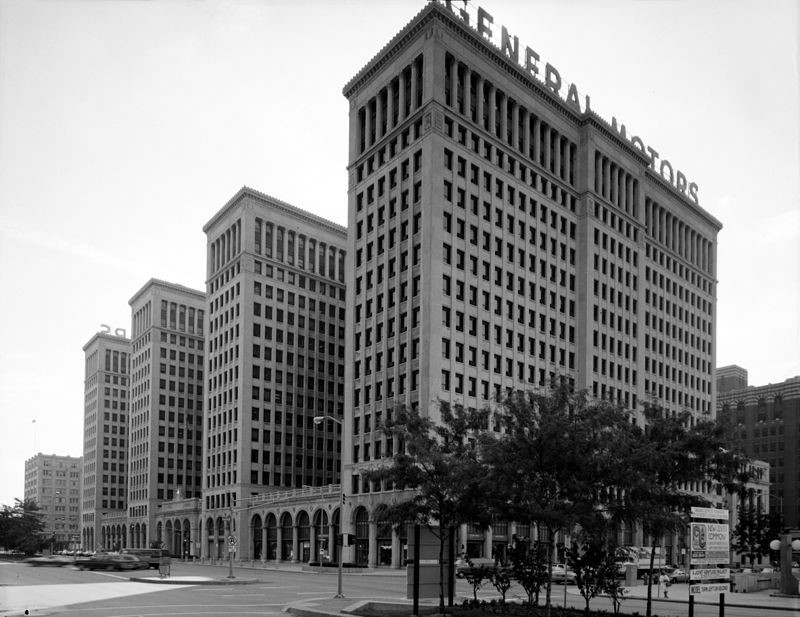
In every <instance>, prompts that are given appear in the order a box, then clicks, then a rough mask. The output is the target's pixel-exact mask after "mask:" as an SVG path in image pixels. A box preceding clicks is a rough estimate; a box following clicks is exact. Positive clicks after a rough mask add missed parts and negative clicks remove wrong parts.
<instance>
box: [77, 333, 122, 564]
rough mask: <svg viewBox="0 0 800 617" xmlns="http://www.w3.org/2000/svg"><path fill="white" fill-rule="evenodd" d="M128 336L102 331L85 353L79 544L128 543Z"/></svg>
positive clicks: (100, 546)
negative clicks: (126, 529)
mask: <svg viewBox="0 0 800 617" xmlns="http://www.w3.org/2000/svg"><path fill="white" fill-rule="evenodd" d="M130 350H131V342H130V339H128V338H126V337H125V336H114V335H112V334H110V333H108V332H98V333H97V334H95V335H94V336H93V337H92V338H91V339H90V340H89V342H88V343H86V345H84V347H83V352H84V357H85V373H84V375H85V377H84V414H83V471H82V489H81V490H82V495H81V546H82V547H83V548H84V549H87V550H98V549H103V548H105V549H112V548H117V547H119V546H124V535H125V534H124V532H125V529H124V523H125V504H126V488H127V483H128V482H127V480H128V467H127V450H128V447H127V439H128V435H127V430H128V414H129V413H130V408H129V398H128V388H129V386H130V354H131V351H130Z"/></svg>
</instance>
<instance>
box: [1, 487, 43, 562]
mask: <svg viewBox="0 0 800 617" xmlns="http://www.w3.org/2000/svg"><path fill="white" fill-rule="evenodd" d="M43 533H44V522H43V521H42V517H41V513H40V512H39V506H38V505H36V502H35V501H33V500H31V499H25V500H21V499H15V500H14V505H13V506H9V505H3V506H2V508H0V546H3V547H5V549H6V550H9V551H21V552H23V553H25V554H26V555H33V554H34V553H36V552H37V551H39V550H41V548H42V546H44V545H45V544H46V540H47V539H46V538H44V536H43Z"/></svg>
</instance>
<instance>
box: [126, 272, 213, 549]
mask: <svg viewBox="0 0 800 617" xmlns="http://www.w3.org/2000/svg"><path fill="white" fill-rule="evenodd" d="M129 304H130V307H131V375H130V380H131V382H130V412H129V428H128V432H129V436H128V448H127V449H128V468H129V473H128V500H127V504H126V507H127V517H126V527H127V536H128V537H127V539H126V540H127V545H128V546H131V547H134V548H142V547H148V546H150V544H151V543H152V542H163V543H165V544H168V545H169V548H170V549H171V551H172V552H173V553H175V554H182V553H188V554H191V553H192V549H193V547H194V546H195V543H196V538H194V541H195V542H194V543H193V542H192V539H193V538H192V536H191V525H181V529H180V531H179V535H180V539H179V540H178V541H177V542H176V541H175V536H174V532H173V529H172V526H170V533H169V534H167V533H166V529H164V528H162V527H163V526H162V527H159V522H157V521H156V516H157V515H158V514H159V506H160V505H161V504H162V503H163V502H165V501H173V500H177V499H194V498H199V497H200V495H201V492H202V482H201V472H202V449H203V447H202V446H203V403H204V382H205V380H204V373H205V312H206V298H205V294H204V293H203V292H201V291H196V290H194V289H189V288H187V287H184V286H182V285H176V284H173V283H167V282H165V281H160V280H156V279H151V280H149V281H148V282H147V283H145V285H144V286H143V287H142V288H141V289H140V290H139V291H137V292H136V293H135V294H134V295H133V297H132V298H131V299H130V301H129ZM184 527H185V528H184Z"/></svg>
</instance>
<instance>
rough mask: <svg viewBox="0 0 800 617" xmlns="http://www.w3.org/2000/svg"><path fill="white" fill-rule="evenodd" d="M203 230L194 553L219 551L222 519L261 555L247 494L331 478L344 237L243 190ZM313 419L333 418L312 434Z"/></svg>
mask: <svg viewBox="0 0 800 617" xmlns="http://www.w3.org/2000/svg"><path fill="white" fill-rule="evenodd" d="M203 231H204V232H205V233H206V235H207V238H208V252H207V272H208V275H207V294H208V306H209V309H208V332H207V356H208V359H207V367H208V370H207V373H208V374H207V376H206V383H207V384H208V388H207V392H206V401H207V402H206V410H205V427H204V430H205V433H204V435H205V447H206V449H205V452H204V456H203V520H202V526H203V529H202V532H201V538H202V540H203V545H202V551H203V556H212V557H215V556H219V555H222V554H223V553H222V551H223V549H224V547H225V526H226V523H225V520H226V516H228V515H229V513H231V512H232V513H233V517H234V521H233V527H234V531H235V532H236V534H237V536H238V538H239V542H240V545H241V546H244V547H247V549H246V550H247V551H248V554H249V552H250V551H251V548H250V547H252V551H254V552H258V553H259V554H258V555H256V556H255V557H254V558H261V557H262V556H263V550H264V548H263V547H264V543H263V542H262V534H264V533H266V525H267V522H266V521H264V520H263V519H262V518H261V517H260V516H259V515H258V514H257V512H256V511H255V510H250V509H249V508H250V505H251V501H250V499H251V497H253V496H254V495H257V494H259V493H263V492H264V491H279V490H282V489H283V490H285V489H289V488H293V487H296V488H298V489H300V488H302V487H304V486H309V487H314V486H322V485H324V484H330V483H334V482H338V481H339V477H340V469H339V455H340V439H341V426H340V425H339V424H337V422H336V420H341V419H342V418H343V414H344V354H345V350H344V345H345V343H344V332H345V290H344V280H345V248H344V247H345V242H346V232H345V229H344V228H342V227H341V226H339V225H336V224H334V223H331V222H329V221H326V220H324V219H322V218H320V217H317V216H315V215H313V214H310V213H308V212H304V211H303V210H300V209H298V208H295V207H293V206H291V205H289V204H286V203H284V202H281V201H279V200H277V199H274V198H272V197H269V196H267V195H264V194H262V193H259V192H257V191H254V190H252V189H249V188H243V189H241V190H240V191H239V192H238V193H237V194H236V195H235V196H234V197H233V198H232V199H231V200H230V201H229V202H228V203H227V204H225V206H223V208H222V209H221V210H220V211H219V212H218V213H217V214H215V215H214V216H213V217H212V219H211V220H210V221H209V222H208V223H207V224H206V225H205V227H204V228H203ZM315 416H329V417H331V418H334V420H326V421H325V422H323V423H321V424H320V425H317V424H315V423H314V417H315ZM273 528H274V524H273ZM239 550H243V549H239Z"/></svg>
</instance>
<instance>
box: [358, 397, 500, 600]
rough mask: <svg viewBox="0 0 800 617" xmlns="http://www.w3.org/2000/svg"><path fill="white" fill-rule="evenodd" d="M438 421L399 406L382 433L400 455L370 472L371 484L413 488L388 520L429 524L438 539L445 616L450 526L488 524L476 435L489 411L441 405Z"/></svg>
mask: <svg viewBox="0 0 800 617" xmlns="http://www.w3.org/2000/svg"><path fill="white" fill-rule="evenodd" d="M438 410H439V415H440V417H441V421H440V422H436V421H434V420H432V419H431V418H428V417H423V416H422V415H421V414H420V413H419V411H418V410H417V409H413V408H412V409H408V408H405V407H399V408H397V409H395V410H394V412H395V413H394V418H393V419H391V420H388V421H387V423H386V425H385V427H384V433H385V434H386V435H387V437H389V438H390V439H397V442H398V447H397V452H396V454H395V455H394V457H393V458H392V462H391V464H389V465H386V466H383V467H380V468H378V469H375V470H373V471H370V472H369V473H368V474H367V478H368V479H369V480H370V481H374V480H379V481H382V482H386V483H387V486H394V487H397V488H405V489H411V491H410V496H409V498H408V499H406V500H404V501H402V502H400V503H397V504H394V505H392V506H390V507H389V508H388V509H387V512H386V517H387V519H388V520H391V521H393V522H396V523H399V524H403V523H405V522H408V521H414V522H416V523H418V524H421V525H425V526H426V527H427V528H428V529H429V530H430V531H431V533H433V534H434V535H435V536H436V537H437V538H438V539H439V611H440V612H441V613H444V610H445V603H444V580H445V579H444V563H445V558H444V557H445V544H446V542H447V540H448V537H449V536H448V534H449V533H451V532H452V531H451V530H452V528H453V527H455V526H458V525H460V524H462V523H467V522H476V523H483V524H487V525H488V521H489V519H488V515H487V513H486V509H485V508H484V507H483V504H484V502H485V499H484V496H483V495H482V494H481V491H480V482H479V479H480V477H481V476H480V470H481V468H480V465H479V463H478V440H477V437H478V434H479V432H480V431H481V430H482V429H483V428H484V427H485V426H486V419H487V416H488V412H486V411H474V410H466V409H465V408H464V407H463V406H461V405H455V406H451V405H449V404H447V403H444V402H440V403H439V406H438Z"/></svg>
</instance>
